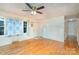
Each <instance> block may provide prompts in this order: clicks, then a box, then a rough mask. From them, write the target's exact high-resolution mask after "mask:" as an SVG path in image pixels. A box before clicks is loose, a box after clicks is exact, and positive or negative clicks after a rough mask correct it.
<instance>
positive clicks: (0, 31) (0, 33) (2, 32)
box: [0, 27, 4, 35]
mask: <svg viewBox="0 0 79 59" xmlns="http://www.w3.org/2000/svg"><path fill="white" fill-rule="evenodd" d="M0 35H4V27H0Z"/></svg>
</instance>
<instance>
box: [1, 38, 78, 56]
mask: <svg viewBox="0 0 79 59" xmlns="http://www.w3.org/2000/svg"><path fill="white" fill-rule="evenodd" d="M0 54H1V55H53V54H54V55H55V54H56V55H58V54H60V55H62V54H79V53H78V52H77V53H76V51H75V50H70V49H67V50H65V49H64V43H63V42H59V41H55V40H50V39H46V38H38V39H35V38H33V39H29V40H25V41H21V42H18V41H17V42H14V43H12V44H10V45H6V46H3V47H0Z"/></svg>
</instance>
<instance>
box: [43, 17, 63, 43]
mask: <svg viewBox="0 0 79 59" xmlns="http://www.w3.org/2000/svg"><path fill="white" fill-rule="evenodd" d="M42 33H43V35H42V36H43V37H45V38H50V39H53V40H57V41H64V16H60V17H56V18H52V19H48V20H47V21H46V22H45V23H44V26H43V31H42Z"/></svg>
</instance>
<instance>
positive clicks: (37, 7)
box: [0, 3, 79, 55]
mask: <svg viewBox="0 0 79 59" xmlns="http://www.w3.org/2000/svg"><path fill="white" fill-rule="evenodd" d="M73 54H75V55H77V54H79V3H0V55H73Z"/></svg>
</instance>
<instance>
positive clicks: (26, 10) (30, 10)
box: [22, 10, 31, 11]
mask: <svg viewBox="0 0 79 59" xmlns="http://www.w3.org/2000/svg"><path fill="white" fill-rule="evenodd" d="M22 11H31V10H22Z"/></svg>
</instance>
